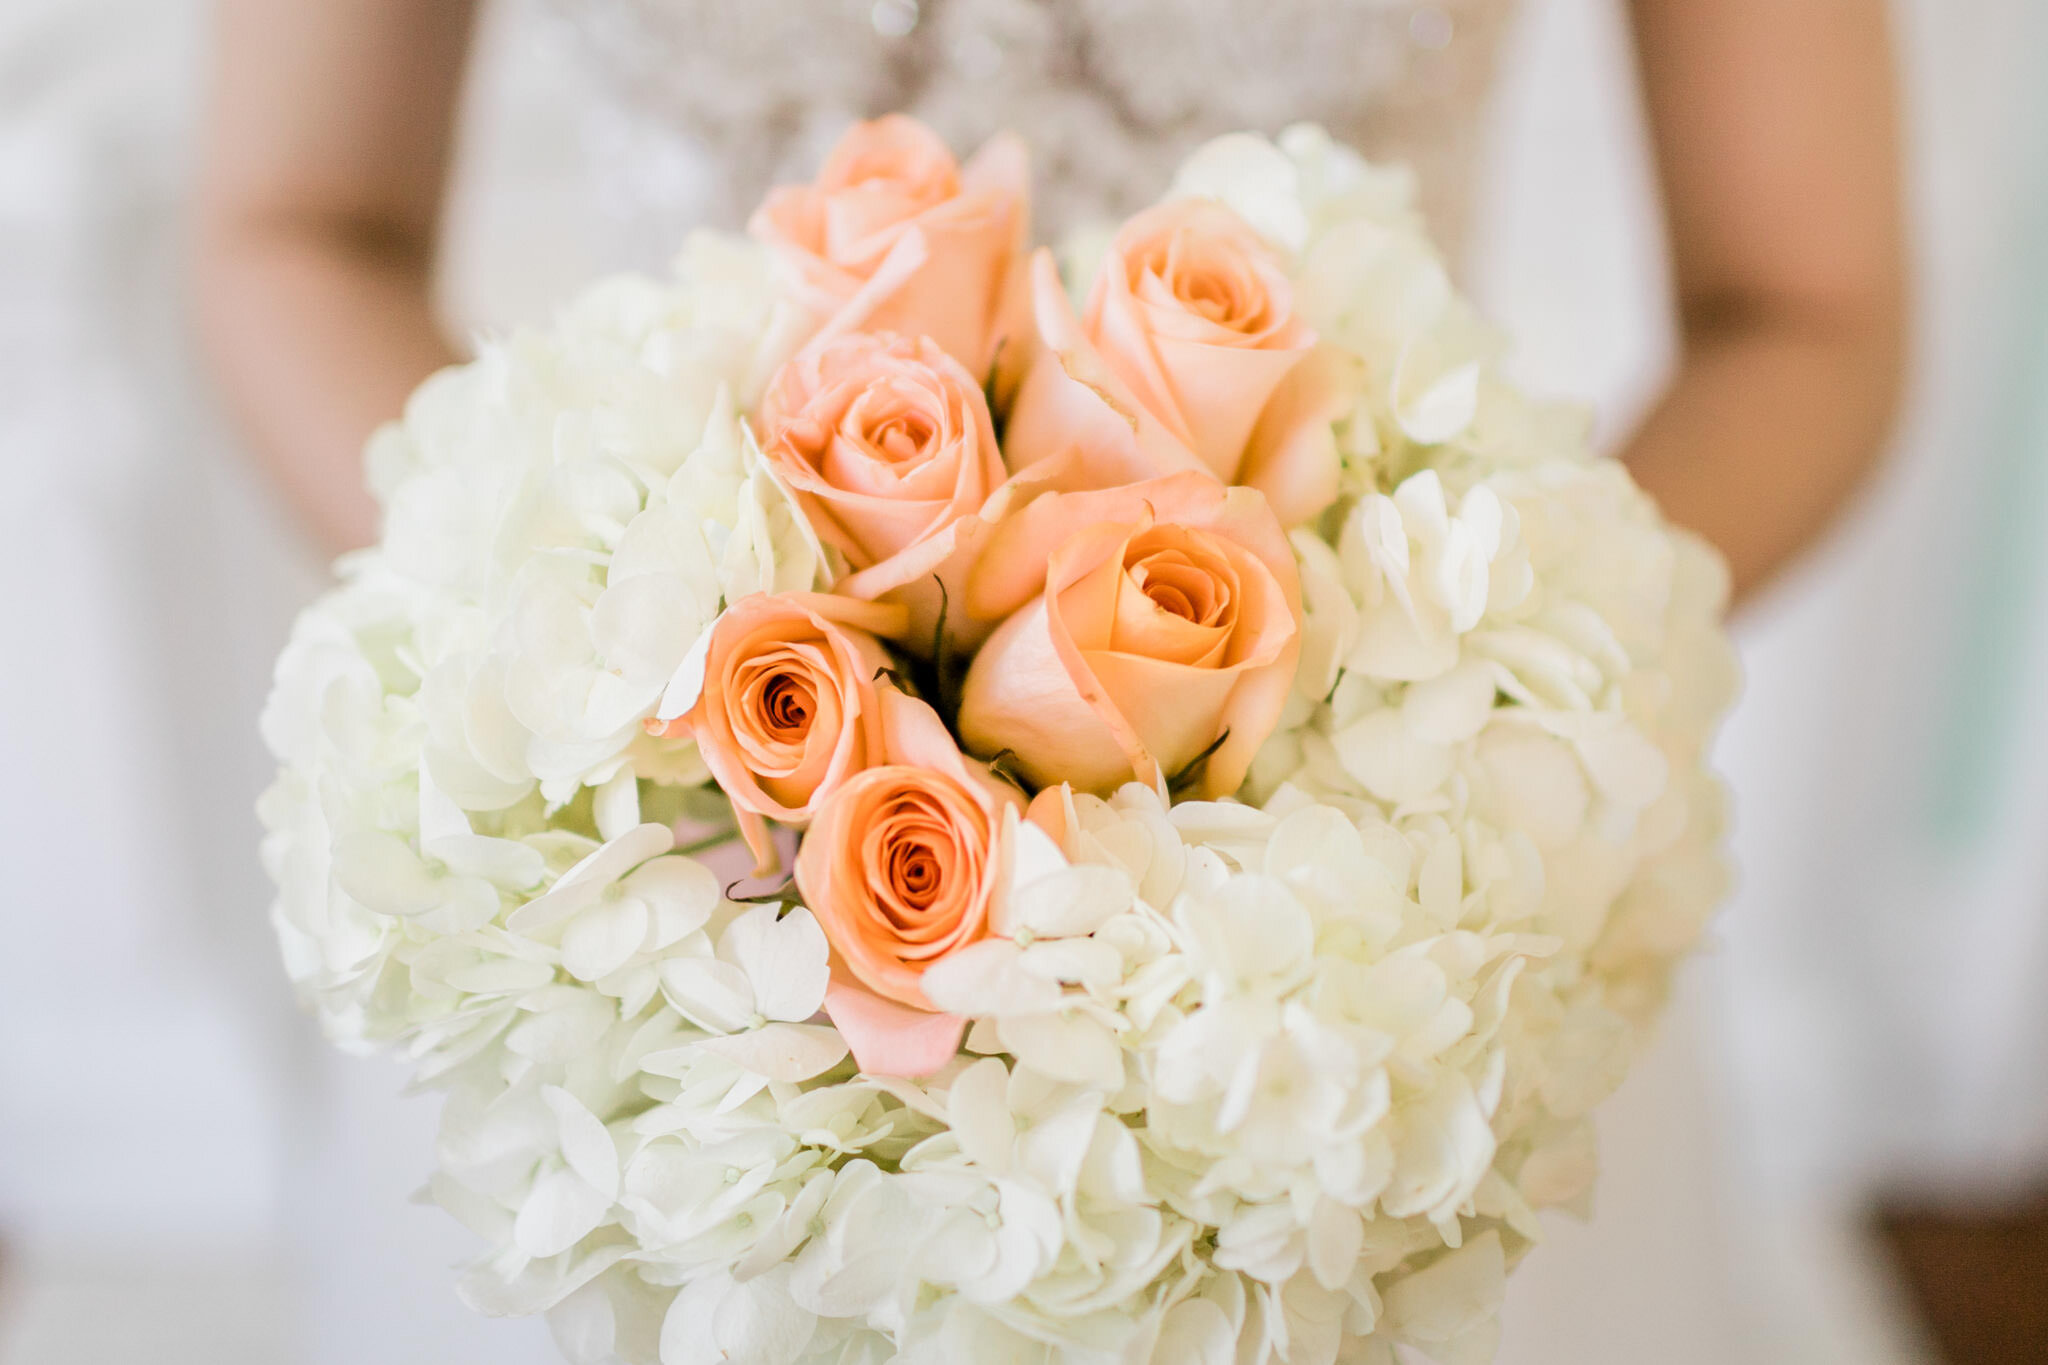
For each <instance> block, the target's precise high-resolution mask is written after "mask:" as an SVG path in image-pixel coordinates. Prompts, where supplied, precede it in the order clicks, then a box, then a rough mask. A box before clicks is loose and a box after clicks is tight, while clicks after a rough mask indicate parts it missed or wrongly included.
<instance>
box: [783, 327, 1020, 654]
mask: <svg viewBox="0 0 2048 1365" xmlns="http://www.w3.org/2000/svg"><path fill="white" fill-rule="evenodd" d="M759 421H760V426H761V432H762V449H763V452H764V453H765V454H766V456H767V458H768V461H769V463H770V464H772V465H773V466H774V467H775V471H776V473H777V474H779V475H780V476H781V478H782V481H783V482H784V483H785V484H787V485H788V487H789V488H790V490H791V491H792V492H793V493H794V494H795V496H796V499H797V501H798V502H799V503H800V504H802V506H803V510H804V512H805V514H806V515H807V516H808V517H809V518H810V522H811V525H812V526H813V527H815V528H816V530H817V532H818V534H819V536H821V537H822V538H823V539H824V540H825V541H826V542H827V543H829V544H831V545H834V546H836V547H837V548H838V549H839V550H840V552H841V553H843V554H844V555H845V556H846V561H847V563H848V564H849V565H850V566H851V568H852V570H853V571H852V572H851V573H850V574H848V575H847V576H846V577H845V578H843V579H841V580H840V581H839V583H838V584H837V585H836V586H835V587H834V589H833V590H834V591H835V592H838V593H842V594H845V595H846V596H849V597H859V598H865V599H868V600H874V599H878V598H887V599H889V600H891V601H897V602H902V603H903V604H904V605H906V606H907V607H908V608H909V609H910V617H911V619H910V627H909V635H908V636H907V637H906V638H907V642H908V643H909V644H911V645H912V646H915V647H917V648H920V649H922V648H927V647H929V645H930V642H931V637H932V630H933V628H934V627H935V626H936V624H937V622H938V613H939V607H940V594H939V590H938V588H937V586H936V585H935V584H934V583H933V582H932V579H933V577H934V576H935V575H936V576H938V577H939V578H941V579H944V580H947V590H948V592H950V593H952V594H953V600H954V601H956V602H957V601H958V593H957V591H955V590H956V589H957V587H958V586H959V585H958V583H957V581H954V580H957V578H958V577H959V575H960V574H961V573H962V572H963V571H964V566H965V564H966V561H967V557H968V555H969V554H970V552H971V550H972V543H973V541H974V540H975V538H976V537H977V536H979V535H980V534H982V533H983V532H984V531H986V530H987V525H986V523H984V522H982V521H981V520H980V518H979V517H978V515H977V514H978V513H979V512H980V511H981V510H982V506H983V504H984V503H986V502H987V500H988V497H989V495H990V494H991V493H993V492H994V491H995V490H996V488H997V486H998V485H1000V484H1001V483H1002V481H1003V460H1002V452H1001V451H1000V450H998V449H997V447H996V434H995V427H994V426H993V425H992V424H991V422H990V421H989V413H988V402H987V400H986V399H985V398H984V397H983V395H982V391H981V386H980V385H979V384H977V383H976V382H975V381H974V377H973V376H972V375H970V374H968V373H967V371H966V370H964V369H962V368H961V367H960V365H959V363H958V362H956V361H955V360H953V358H952V357H950V356H948V355H947V354H946V353H945V352H944V351H943V350H941V349H939V347H938V345H937V344H936V343H935V342H933V341H931V340H930V339H929V338H925V337H916V338H913V337H899V336H892V335H888V334H871V333H856V334H853V335H850V336H843V337H838V338H835V339H833V340H830V341H828V342H826V343H825V344H824V345H822V346H816V347H809V348H806V349H805V350H804V352H803V353H802V354H800V355H798V356H797V357H796V358H795V359H794V360H791V361H790V362H789V363H788V364H787V365H785V366H783V368H782V370H781V372H780V373H779V374H778V375H777V376H776V378H775V380H774V382H772V383H771V384H770V385H769V391H768V395H767V397H766V398H765V399H764V400H763V402H762V405H761V413H760V418H759ZM954 623H955V630H954V632H953V633H954V634H955V636H956V637H958V636H959V634H960V632H961V631H962V630H964V629H965V628H966V626H967V622H966V618H965V616H964V614H956V615H955V617H954ZM962 643H971V641H962Z"/></svg>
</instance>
